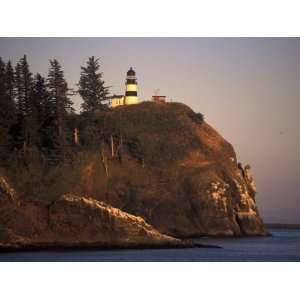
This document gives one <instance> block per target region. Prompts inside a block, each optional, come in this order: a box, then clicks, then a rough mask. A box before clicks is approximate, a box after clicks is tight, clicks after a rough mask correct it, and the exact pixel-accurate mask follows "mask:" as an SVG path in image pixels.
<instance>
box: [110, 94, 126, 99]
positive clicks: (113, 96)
mask: <svg viewBox="0 0 300 300" xmlns="http://www.w3.org/2000/svg"><path fill="white" fill-rule="evenodd" d="M122 97H124V95H112V96H110V97H109V98H110V99H112V98H122Z"/></svg>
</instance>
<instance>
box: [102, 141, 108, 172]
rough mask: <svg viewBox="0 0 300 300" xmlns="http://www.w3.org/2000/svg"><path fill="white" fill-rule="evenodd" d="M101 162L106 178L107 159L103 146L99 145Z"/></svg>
mask: <svg viewBox="0 0 300 300" xmlns="http://www.w3.org/2000/svg"><path fill="white" fill-rule="evenodd" d="M101 160H102V163H103V167H104V170H105V174H106V176H107V177H108V161H107V157H106V156H105V151H104V147H103V144H102V145H101Z"/></svg>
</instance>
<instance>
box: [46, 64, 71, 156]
mask: <svg viewBox="0 0 300 300" xmlns="http://www.w3.org/2000/svg"><path fill="white" fill-rule="evenodd" d="M47 86H48V91H49V101H50V102H49V111H48V113H49V114H50V116H53V117H52V122H51V127H52V130H51V139H52V143H53V147H54V148H55V150H57V154H58V155H61V156H62V158H63V157H64V153H65V146H66V135H67V133H66V117H67V115H68V114H69V113H72V112H73V111H74V110H73V108H72V105H73V102H72V101H71V100H70V98H69V91H70V89H69V88H68V84H67V82H66V80H65V78H64V72H63V70H62V67H61V65H60V64H59V62H58V61H57V60H56V59H54V60H50V69H49V73H48V79H47Z"/></svg>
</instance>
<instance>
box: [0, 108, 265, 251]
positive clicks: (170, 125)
mask: <svg viewBox="0 0 300 300" xmlns="http://www.w3.org/2000/svg"><path fill="white" fill-rule="evenodd" d="M77 124H78V129H79V133H80V134H79V136H80V145H77V146H75V147H74V149H73V150H72V151H73V153H72V156H71V159H70V163H66V164H64V165H62V166H57V167H51V169H50V170H46V173H45V174H43V173H42V171H41V170H43V168H44V167H42V166H40V165H37V167H36V166H35V169H34V168H33V167H32V168H31V166H30V165H28V164H27V166H26V171H24V170H22V172H21V171H19V170H17V172H16V175H15V176H7V178H10V182H11V183H12V186H13V187H14V188H16V191H15V190H14V189H13V188H11V187H10V186H9V185H8V184H7V182H6V180H5V179H4V178H1V179H0V214H1V219H0V246H1V247H2V248H26V247H29V248H30V247H36V248H40V247H92V246H95V247H102V248H105V247H186V246H191V243H190V242H188V241H187V242H184V241H182V240H180V239H179V238H189V237H199V236H205V235H209V236H251V235H262V236H263V235H267V234H268V232H267V230H266V228H265V226H264V224H263V222H262V219H261V218H260V216H259V212H258V209H257V204H256V199H255V197H256V186H255V182H254V179H253V176H252V173H251V168H250V166H249V165H246V167H244V168H243V167H242V165H241V164H240V163H238V161H237V158H236V154H235V151H234V149H233V147H232V145H231V144H230V143H229V142H227V141H226V140H225V139H224V138H223V137H222V136H220V135H219V134H218V133H217V132H216V130H214V129H213V128H212V127H211V126H210V125H208V124H207V123H206V122H205V121H204V120H203V117H202V115H201V114H196V113H195V112H193V111H192V110H191V109H190V108H189V107H187V106H185V105H183V104H180V103H161V104H156V103H150V102H145V103H141V104H138V105H130V106H121V107H117V108H115V109H113V110H111V111H108V112H103V113H96V114H93V115H90V114H83V115H82V116H80V117H79V118H78V120H77ZM43 166H44V165H43ZM34 170H37V171H34ZM26 172H27V173H26ZM2 173H5V172H2ZM7 173H8V174H9V172H7ZM19 173H20V174H21V175H22V177H21V175H20V176H19V178H20V179H18V174H19ZM24 174H25V175H24ZM35 174H37V175H35Z"/></svg>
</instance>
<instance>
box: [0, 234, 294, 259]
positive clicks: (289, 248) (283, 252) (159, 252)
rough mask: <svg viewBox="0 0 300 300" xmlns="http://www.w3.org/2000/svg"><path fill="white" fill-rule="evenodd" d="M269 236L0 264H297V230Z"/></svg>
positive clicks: (33, 255)
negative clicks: (181, 247) (278, 262)
mask: <svg viewBox="0 0 300 300" xmlns="http://www.w3.org/2000/svg"><path fill="white" fill-rule="evenodd" d="M271 233H272V236H270V237H247V238H202V239H197V241H199V242H201V243H207V244H212V245H218V246H221V247H222V248H191V249H151V250H150V249H145V250H140V249H139V250H94V249H93V250H55V251H25V252H2V253H0V261H20V262H23V261H74V262H79V261H110V262H112V261H118V262H122V261H130V262H131V261H132V262H133V261H208V262H212V261H220V262H221V261H229V262H231V261H241V262H243V261H263V262H264V261H274V262H275V261H300V229H273V230H271Z"/></svg>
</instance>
